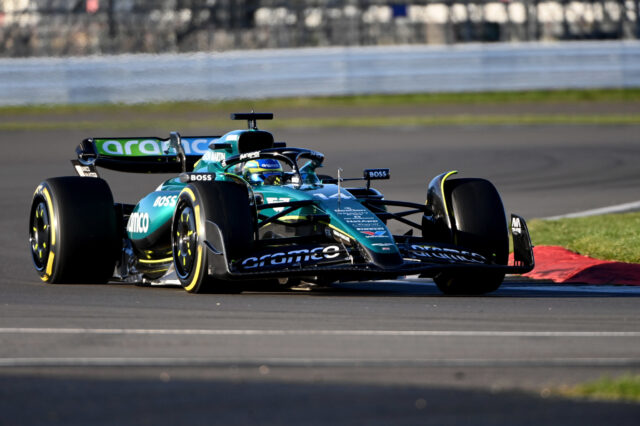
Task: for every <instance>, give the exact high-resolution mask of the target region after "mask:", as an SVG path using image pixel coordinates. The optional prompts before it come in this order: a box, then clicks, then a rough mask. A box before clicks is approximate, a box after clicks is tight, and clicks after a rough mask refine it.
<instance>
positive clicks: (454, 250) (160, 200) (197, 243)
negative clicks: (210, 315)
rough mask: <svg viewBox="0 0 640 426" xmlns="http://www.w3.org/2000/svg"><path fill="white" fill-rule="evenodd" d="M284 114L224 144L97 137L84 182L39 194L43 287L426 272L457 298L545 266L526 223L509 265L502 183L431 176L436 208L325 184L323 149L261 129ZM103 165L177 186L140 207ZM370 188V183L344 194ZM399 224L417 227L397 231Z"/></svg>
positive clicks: (371, 175) (246, 282) (43, 187)
mask: <svg viewBox="0 0 640 426" xmlns="http://www.w3.org/2000/svg"><path fill="white" fill-rule="evenodd" d="M272 117H273V115H272V114H265V113H241V114H232V116H231V118H232V119H236V120H248V123H249V128H248V129H247V130H236V131H232V132H229V133H227V134H226V135H224V136H215V137H212V136H209V137H181V136H180V135H179V134H178V133H172V134H171V136H170V137H169V138H168V139H159V138H91V139H85V140H84V141H83V142H82V143H81V144H80V146H78V148H77V150H76V151H77V154H78V158H77V160H72V163H73V166H74V168H75V170H76V172H77V174H78V176H70V177H58V178H51V179H47V180H45V181H44V182H42V183H41V184H40V185H39V186H38V187H37V189H36V191H35V194H34V196H33V203H32V205H31V213H30V223H29V240H30V247H31V256H32V258H33V264H34V266H35V269H36V271H37V272H38V274H39V275H40V278H41V279H42V280H43V281H45V282H49V283H72V282H83V283H104V282H107V281H111V280H113V281H124V282H131V283H138V284H144V283H146V284H154V283H155V284H180V285H181V286H182V287H183V288H184V289H185V290H187V291H189V292H193V293H198V292H203V291H209V292H237V291H241V290H242V289H243V288H247V286H250V287H251V288H256V287H258V288H260V286H263V288H272V286H273V285H274V284H277V283H280V284H281V285H286V283H288V284H289V285H294V284H296V283H299V282H300V281H305V282H311V283H320V284H330V283H332V282H337V281H354V280H376V279H393V278H397V277H402V276H407V275H418V276H420V277H430V278H433V279H434V281H435V283H436V284H437V286H438V287H439V288H440V290H442V291H443V292H444V293H446V294H483V293H487V292H491V291H494V290H496V289H497V288H498V287H499V286H500V284H501V283H502V281H503V279H504V276H505V274H507V273H509V274H512V273H524V272H528V271H530V270H531V269H533V265H534V259H533V252H532V248H531V241H530V238H529V234H528V231H527V226H526V224H525V221H524V220H523V219H522V218H521V217H519V216H516V215H512V217H511V233H512V235H513V250H514V257H513V263H512V264H511V265H509V264H508V263H509V227H508V225H507V220H506V217H505V212H504V208H503V205H502V201H501V199H500V196H499V195H498V192H497V191H496V189H495V187H494V186H493V185H492V184H491V183H490V182H489V181H487V180H484V179H470V178H465V179H459V178H456V179H454V178H452V175H454V174H455V173H456V172H453V171H452V172H448V173H443V174H441V175H439V176H437V177H435V178H434V179H433V180H432V181H431V183H430V184H429V186H428V188H427V196H426V198H427V199H426V203H425V204H416V203H410V202H404V201H390V200H386V199H385V198H384V197H383V195H382V194H381V193H380V192H379V191H377V190H376V189H374V188H372V187H371V181H374V180H377V179H388V178H389V177H390V174H389V170H388V169H367V170H365V171H364V176H363V177H362V178H357V179H344V178H342V176H341V175H340V172H339V173H338V176H337V177H335V178H334V177H329V176H324V175H318V174H317V173H316V171H317V169H318V168H319V167H321V166H322V162H323V160H324V156H323V154H321V153H319V152H316V151H313V150H309V149H303V148H291V147H287V146H286V144H285V143H283V142H275V141H274V138H273V135H272V134H271V133H269V132H266V131H262V130H259V129H258V128H257V125H256V124H257V120H259V119H271V118H272ZM96 167H103V168H106V169H112V170H117V171H123V172H138V173H175V175H176V177H174V178H172V179H169V180H167V181H165V182H163V183H162V184H161V185H160V186H158V188H157V189H156V190H155V191H154V192H152V193H150V194H148V195H147V196H145V197H144V198H142V199H141V200H140V201H139V202H138V204H136V205H130V204H123V203H114V200H113V196H112V193H111V190H110V189H109V186H108V184H107V183H106V182H105V181H104V180H103V179H101V178H99V177H98V173H97V169H96ZM357 180H360V181H362V182H363V184H362V186H361V187H351V186H345V185H344V183H345V182H347V181H357ZM399 210H400V211H399ZM416 217H418V219H415V218H416ZM391 221H397V222H400V223H402V224H404V225H407V226H408V227H409V228H410V229H409V231H408V232H405V233H403V234H402V235H393V234H392V232H391V231H390V228H389V227H388V224H389V223H390V222H391ZM397 222H396V223H397ZM404 225H403V226H404ZM414 233H415V234H416V235H414Z"/></svg>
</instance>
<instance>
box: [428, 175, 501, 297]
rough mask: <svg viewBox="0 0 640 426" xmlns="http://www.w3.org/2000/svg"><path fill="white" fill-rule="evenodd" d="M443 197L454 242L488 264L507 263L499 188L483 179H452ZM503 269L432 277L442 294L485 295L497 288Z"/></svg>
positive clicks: (448, 182)
mask: <svg viewBox="0 0 640 426" xmlns="http://www.w3.org/2000/svg"><path fill="white" fill-rule="evenodd" d="M444 189H445V194H446V195H445V197H446V199H447V201H448V202H447V206H448V208H449V211H450V215H451V216H452V222H453V228H454V229H453V238H454V241H453V242H454V243H455V244H456V245H458V246H460V247H464V248H466V249H469V250H471V251H474V252H476V253H479V254H481V255H483V256H484V257H486V258H487V259H488V260H489V261H490V263H492V264H496V265H506V264H507V263H508V258H509V230H508V228H507V220H506V216H505V211H504V207H503V205H502V200H501V198H500V195H499V194H498V191H497V190H496V188H495V187H494V186H493V184H492V183H491V182H489V181H488V180H484V179H451V180H448V181H446V182H445V188H444ZM503 280H504V272H493V271H488V272H482V273H441V274H439V275H437V276H436V277H435V278H434V281H435V283H436V285H437V286H438V288H439V289H440V290H441V291H442V292H443V293H445V294H451V295H458V294H471V295H478V294H485V293H490V292H492V291H495V290H497V289H498V288H499V287H500V285H501V284H502V281H503Z"/></svg>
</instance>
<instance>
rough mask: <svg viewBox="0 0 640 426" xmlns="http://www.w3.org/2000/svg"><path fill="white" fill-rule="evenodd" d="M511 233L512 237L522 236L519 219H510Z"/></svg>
mask: <svg viewBox="0 0 640 426" xmlns="http://www.w3.org/2000/svg"><path fill="white" fill-rule="evenodd" d="M511 233H512V234H513V235H520V234H522V223H520V218H519V217H513V218H512V219H511Z"/></svg>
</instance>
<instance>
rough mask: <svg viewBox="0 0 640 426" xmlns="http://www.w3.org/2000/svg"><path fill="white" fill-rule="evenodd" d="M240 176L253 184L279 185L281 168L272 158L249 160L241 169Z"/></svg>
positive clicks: (281, 174) (280, 182)
mask: <svg viewBox="0 0 640 426" xmlns="http://www.w3.org/2000/svg"><path fill="white" fill-rule="evenodd" d="M242 176H243V177H244V178H245V179H246V180H248V181H249V182H250V183H254V184H264V185H281V184H282V176H283V173H282V166H281V165H280V163H279V162H278V160H275V159H273V158H260V159H258V160H251V161H247V162H246V163H245V164H244V166H243V167H242Z"/></svg>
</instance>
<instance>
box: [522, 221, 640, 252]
mask: <svg viewBox="0 0 640 426" xmlns="http://www.w3.org/2000/svg"><path fill="white" fill-rule="evenodd" d="M528 225H529V231H530V233H531V239H532V242H533V244H534V245H557V246H562V247H565V248H567V249H569V250H571V251H574V252H577V253H580V254H583V255H586V256H591V257H594V258H596V259H603V260H616V261H621V262H632V263H640V250H639V249H638V247H640V212H634V213H623V214H609V215H601V216H591V217H583V218H574V219H560V220H539V219H537V220H536V219H534V220H532V221H531V222H530V223H529V224H528Z"/></svg>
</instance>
